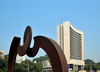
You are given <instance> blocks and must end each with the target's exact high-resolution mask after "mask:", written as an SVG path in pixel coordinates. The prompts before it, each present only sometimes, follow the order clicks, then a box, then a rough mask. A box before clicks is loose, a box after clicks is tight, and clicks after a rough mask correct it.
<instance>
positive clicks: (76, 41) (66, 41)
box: [57, 21, 84, 71]
mask: <svg viewBox="0 0 100 72" xmlns="http://www.w3.org/2000/svg"><path fill="white" fill-rule="evenodd" d="M83 35H84V34H83V32H82V31H79V30H77V29H76V28H74V27H73V26H72V25H71V24H70V22H69V21H67V22H64V23H63V24H61V25H59V26H57V42H58V44H59V45H60V47H61V48H62V50H63V52H64V54H65V57H66V60H67V63H68V67H69V70H73V71H77V70H83V69H84V36H83Z"/></svg>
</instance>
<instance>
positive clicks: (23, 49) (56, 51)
mask: <svg viewBox="0 0 100 72" xmlns="http://www.w3.org/2000/svg"><path fill="white" fill-rule="evenodd" d="M31 38H32V30H31V27H30V26H27V28H26V30H25V33H24V40H23V45H22V46H21V45H20V38H19V37H14V38H13V40H12V43H11V47H10V51H9V59H8V72H14V66H15V59H16V55H17V54H19V55H20V56H23V55H25V54H27V55H28V56H29V57H34V56H35V55H36V54H37V52H38V50H39V48H42V49H43V50H44V51H45V52H46V53H47V55H48V57H49V59H50V61H51V65H52V69H53V72H68V68H67V62H66V59H65V56H64V53H63V51H62V50H61V48H60V46H59V45H58V44H57V43H56V42H55V41H54V40H52V39H50V38H47V37H44V36H36V37H34V46H33V47H32V48H30V43H31Z"/></svg>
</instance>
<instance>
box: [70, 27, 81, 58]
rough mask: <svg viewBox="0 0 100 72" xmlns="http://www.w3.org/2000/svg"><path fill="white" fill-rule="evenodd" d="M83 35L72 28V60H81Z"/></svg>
mask: <svg viewBox="0 0 100 72" xmlns="http://www.w3.org/2000/svg"><path fill="white" fill-rule="evenodd" d="M81 44H82V42H81V34H79V33H77V32H76V31H74V30H73V29H72V28H70V53H71V54H70V58H71V59H78V60H81V49H82V47H81Z"/></svg>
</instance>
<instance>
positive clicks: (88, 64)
mask: <svg viewBox="0 0 100 72" xmlns="http://www.w3.org/2000/svg"><path fill="white" fill-rule="evenodd" d="M84 69H85V70H87V71H90V70H94V71H96V70H100V62H98V63H95V62H94V61H93V60H91V59H86V60H85V67H84Z"/></svg>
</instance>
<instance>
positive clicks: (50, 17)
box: [0, 0, 100, 62]
mask: <svg viewBox="0 0 100 72" xmlns="http://www.w3.org/2000/svg"><path fill="white" fill-rule="evenodd" d="M61 17H62V22H65V21H70V23H71V24H72V25H73V26H74V27H75V28H77V29H78V30H81V31H83V32H84V53H85V54H84V55H85V56H84V58H85V59H87V58H89V59H92V60H94V61H95V62H100V56H99V55H100V0H0V50H3V51H4V52H5V54H8V53H9V48H10V44H11V41H12V39H13V37H14V36H18V37H21V38H22V40H21V41H23V34H24V30H25V28H26V26H28V25H30V26H31V27H32V31H33V32H32V33H33V37H34V36H37V35H43V36H46V37H49V38H52V39H54V40H55V41H56V26H57V25H60V24H61ZM21 43H22V42H21ZM33 43H34V42H32V44H31V45H33ZM21 45H22V44H21ZM43 55H45V52H44V51H43V50H40V51H39V53H38V55H37V57H38V56H43Z"/></svg>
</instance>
